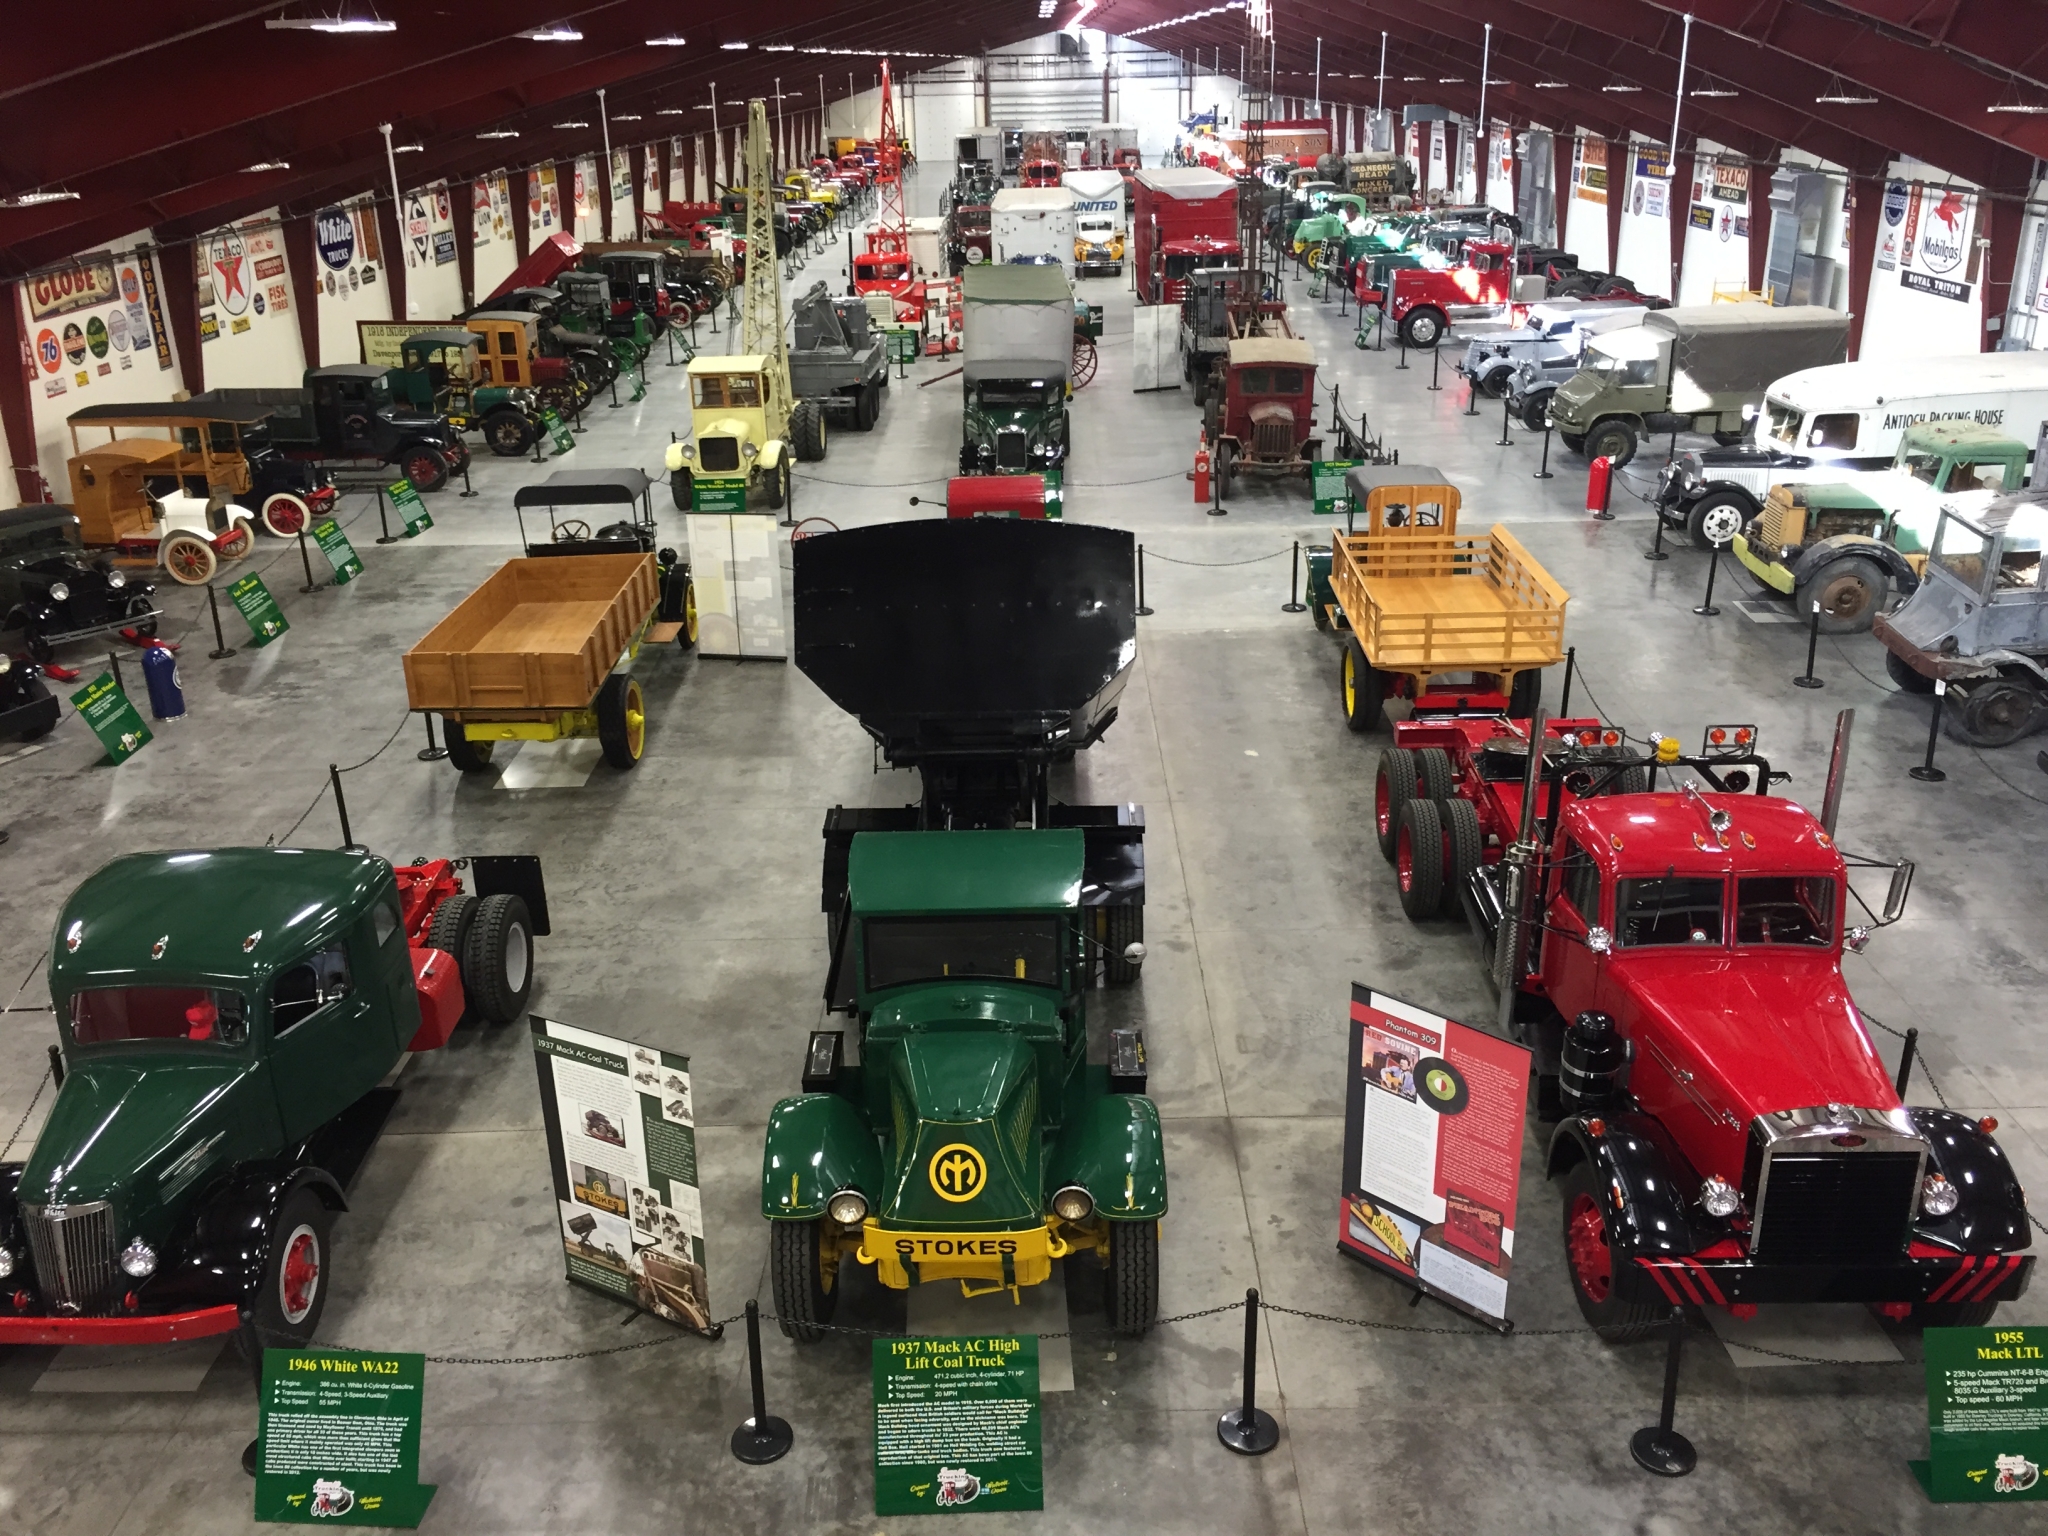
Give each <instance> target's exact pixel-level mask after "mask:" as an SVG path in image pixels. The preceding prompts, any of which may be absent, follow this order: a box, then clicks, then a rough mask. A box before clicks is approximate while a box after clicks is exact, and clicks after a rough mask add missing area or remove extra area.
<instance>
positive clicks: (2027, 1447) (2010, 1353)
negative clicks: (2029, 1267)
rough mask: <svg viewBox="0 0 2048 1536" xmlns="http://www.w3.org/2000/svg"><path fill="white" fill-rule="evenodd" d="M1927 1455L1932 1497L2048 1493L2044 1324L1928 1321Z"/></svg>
mask: <svg viewBox="0 0 2048 1536" xmlns="http://www.w3.org/2000/svg"><path fill="white" fill-rule="evenodd" d="M1924 1340H1925V1342H1924V1348H1925V1352H1926V1357H1927V1440H1928V1452H1929V1454H1928V1458H1927V1460H1925V1461H1909V1462H1907V1463H1906V1465H1907V1466H1909V1467H1911V1468H1912V1469H1913V1475H1914V1476H1916V1477H1918V1478H1919V1479H1920V1486H1921V1487H1923V1488H1925V1489H1926V1490H1927V1496H1928V1497H1929V1498H1931V1499H1933V1500H1934V1502H1935V1503H1937V1504H1957V1503H1973V1504H2007V1503H2011V1504H2017V1503H2020V1502H2022V1501H2023V1500H2048V1478H2043V1477H2042V1475H2041V1468H2042V1465H2043V1464H2044V1463H2048V1328H1929V1329H1928V1330H1927V1332H1926V1334H1925V1335H1924Z"/></svg>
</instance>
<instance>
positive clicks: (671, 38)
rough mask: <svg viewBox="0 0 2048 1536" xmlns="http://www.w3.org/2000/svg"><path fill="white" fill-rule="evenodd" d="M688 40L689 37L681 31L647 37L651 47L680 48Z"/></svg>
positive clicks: (648, 44)
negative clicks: (662, 35) (681, 33)
mask: <svg viewBox="0 0 2048 1536" xmlns="http://www.w3.org/2000/svg"><path fill="white" fill-rule="evenodd" d="M688 41H689V39H688V38H686V37H683V36H682V35H680V34H679V33H675V32H670V33H669V34H667V35H666V36H664V37H650V38H649V39H647V46H648V47H650V48H680V47H682V46H683V44H685V43H686V42H688Z"/></svg>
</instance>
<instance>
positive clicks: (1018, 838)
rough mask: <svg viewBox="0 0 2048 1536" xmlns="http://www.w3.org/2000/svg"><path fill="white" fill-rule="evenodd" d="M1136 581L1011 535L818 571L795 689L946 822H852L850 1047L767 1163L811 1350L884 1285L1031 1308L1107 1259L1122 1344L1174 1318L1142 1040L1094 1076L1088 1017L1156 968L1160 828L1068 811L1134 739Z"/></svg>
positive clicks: (777, 1135)
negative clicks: (1094, 770) (1045, 1286)
mask: <svg viewBox="0 0 2048 1536" xmlns="http://www.w3.org/2000/svg"><path fill="white" fill-rule="evenodd" d="M1132 557H1133V549H1132V541H1131V536H1130V535H1129V534H1128V533H1126V532H1123V531H1120V530H1116V529H1110V528H1098V527H1086V526H1081V525H1074V524H1061V523H1051V522H1037V521H1022V520H1009V519H994V518H989V519H964V520H947V521H917V522H905V523H888V524H882V525H878V526H875V527H869V528H859V529H853V530H849V531H846V532H843V533H831V534H824V535H821V536H819V537H816V538H810V539H805V540H804V541H802V542H801V543H799V544H798V545H796V546H795V550H794V567H793V582H794V587H795V611H796V659H797V665H798V666H799V667H801V668H802V669H803V671H804V672H805V673H806V674H807V675H808V676H809V677H810V678H811V680H812V681H813V682H815V683H817V684H818V685H819V686H820V687H821V688H823V689H824V691H825V692H826V694H827V695H829V696H830V697H831V698H832V699H833V700H834V701H835V702H837V703H838V704H839V705H841V707H843V708H845V709H847V710H848V711H849V712H851V713H852V714H854V715H856V716H857V717H858V718H859V719H860V721H861V724H862V725H863V726H864V727H865V728H866V729H867V731H868V733H869V734H870V735H871V736H872V737H874V739H875V741H876V744H877V746H878V748H879V750H880V752H881V755H882V757H883V758H885V759H886V760H887V761H888V763H889V764H890V765H891V766H892V767H899V768H901V767H915V768H917V769H918V770H919V771H920V774H921V776H922V779H923V798H922V800H921V801H920V802H919V803H918V804H915V805H909V806H903V807H898V808H865V807H863V808H855V807H847V806H836V807H834V808H833V809H832V811H831V812H829V813H828V814H827V816H826V819H825V869H824V882H823V906H824V910H825V913H826V916H827V928H828V933H829V937H830V945H831V964H830V969H829V972H828V974H827V977H826V982H825V999H826V1004H827V1006H828V1008H829V1009H830V1010H831V1011H833V1012H836V1013H843V1014H846V1015H847V1016H848V1022H849V1029H847V1030H820V1031H816V1032H814V1033H813V1034H812V1035H811V1037H810V1042H809V1045H808V1048H807V1050H806V1052H805V1056H804V1066H803V1093H802V1095H801V1096H800V1097H796V1098H789V1099H784V1100H782V1101H781V1102H780V1103H778V1104H777V1105H776V1106H775V1108H774V1111H773V1112H772V1113H771V1114H770V1116H769V1120H768V1135H767V1144H766V1146H765V1148H764V1150H763V1154H762V1163H761V1213H762V1215H763V1216H765V1217H766V1218H767V1219H768V1221H769V1222H770V1223H771V1231H772V1237H771V1242H770V1250H769V1251H770V1270H771V1275H772V1278H773V1282H774V1291H775V1310H776V1313H777V1316H778V1317H779V1319H780V1321H781V1324H782V1329H783V1331H784V1332H785V1333H787V1334H788V1335H790V1337H792V1338H796V1339H805V1340H808V1339H815V1338H817V1337H819V1336H820V1334H821V1333H822V1331H823V1329H824V1328H825V1327H826V1326H827V1325H829V1324H830V1322H831V1319H832V1317H833V1315H834V1312H835V1311H836V1309H837V1305H838V1301H839V1296H840V1293H841V1291H842V1290H843V1289H844V1288H845V1284H846V1281H847V1280H848V1278H849V1277H850V1276H851V1275H853V1274H854V1273H856V1272H857V1270H858V1268H859V1267H861V1266H866V1267H869V1268H871V1269H872V1270H873V1271H874V1275H875V1278H876V1279H877V1280H879V1281H880V1282H881V1284H882V1285H884V1286H886V1287H890V1288H892V1289H896V1290H906V1289H908V1288H909V1287H910V1286H913V1285H918V1284H922V1283H930V1282H942V1281H958V1282H959V1283H960V1285H961V1288H962V1292H963V1294H966V1295H969V1296H972V1295H979V1294H983V1293H990V1292H995V1291H1009V1292H1010V1293H1011V1294H1012V1296H1013V1297H1014V1296H1016V1295H1017V1293H1018V1291H1019V1289H1020V1288H1021V1287H1024V1286H1029V1285H1038V1284H1042V1283H1043V1282H1044V1281H1046V1280H1047V1279H1048V1278H1049V1277H1050V1276H1051V1273H1052V1264H1053V1261H1054V1260H1055V1259H1071V1260H1081V1259H1083V1258H1084V1257H1085V1258H1086V1260H1087V1261H1088V1262H1089V1263H1091V1264H1094V1265H1099V1266H1100V1269H1101V1274H1102V1279H1103V1285H1104V1294H1105V1300H1106V1308H1107V1312H1108V1315H1109V1320H1110V1324H1111V1326H1112V1327H1113V1328H1115V1329H1116V1330H1117V1331H1118V1332H1120V1333H1124V1334H1132V1335H1135V1334H1140V1333H1143V1332H1144V1331H1145V1330H1146V1329H1147V1328H1149V1327H1150V1326H1151V1324H1152V1322H1153V1320H1154V1319H1155V1318H1156V1317H1157V1315H1158V1301H1159V1223H1160V1220H1161V1218H1162V1217H1164V1216H1165V1214H1166V1162H1165V1152H1164V1147H1163V1144H1162V1141H1161V1136H1160V1128H1159V1111H1158V1109H1157V1107H1156V1106H1155V1105H1154V1104H1153V1102H1152V1101H1151V1100H1150V1099H1149V1098H1147V1097H1145V1093H1144V1089H1145V1052H1144V1040H1143V1037H1142V1034H1141V1032H1140V1031H1138V1030H1135V1029H1130V1030H1124V1029H1113V1030H1111V1031H1109V1047H1108V1051H1107V1053H1106V1054H1107V1060H1101V1059H1097V1060H1091V1059H1090V1053H1089V1049H1088V1017H1087V1012H1088V1010H1087V1003H1088V996H1089V993H1090V991H1091V990H1092V989H1093V988H1094V987H1095V986H1096V985H1097V984H1098V983H1099V984H1101V985H1103V986H1110V985H1121V984H1126V983H1129V982H1132V981H1135V980H1136V979H1137V974H1138V968H1139V966H1140V965H1141V964H1142V963H1143V960H1144V943H1143V934H1144V905H1143V903H1144V889H1145V886H1144V878H1145V876H1144V813H1143V811H1142V809H1141V808H1140V807H1138V806H1134V805H1112V806H1086V805H1063V804H1060V803H1058V802H1056V801H1054V800H1053V798H1052V796H1051V793H1050V789H1049V771H1050V768H1051V766H1052V764H1053V763H1055V762H1057V761H1063V760H1066V759H1069V758H1071V756H1072V754H1073V753H1074V752H1076V751H1080V750H1083V749H1085V748H1086V747H1088V746H1089V745H1091V744H1092V743H1093V742H1094V741H1095V740H1096V739H1097V738H1098V737H1099V736H1101V734H1102V733H1103V731H1104V730H1106V729H1107V728H1108V726H1109V725H1110V723H1111V721H1113V720H1114V719H1115V718H1116V703H1117V699H1118V697H1119V696H1120V695H1121V694H1122V692H1123V688H1124V684H1125V682H1126V680H1127V679H1128V676H1129V669H1130V664H1131V662H1132V660H1133V658H1134V656H1135V651H1136V640H1135V635H1136V618H1135V600H1134V594H1133V587H1132V571H1133V558H1132ZM1025 615H1029V621H1028V622H1023V621H1022V619H1023V616H1025ZM849 1034H851V1036H852V1039H851V1041H850V1042H849V1040H848V1035H849ZM849 1043H850V1044H852V1046H853V1047H854V1049H853V1050H852V1051H851V1052H849V1051H848V1049H847V1046H848V1045H849ZM1067 1279H1068V1283H1069V1284H1072V1283H1073V1282H1074V1279H1075V1272H1074V1270H1073V1269H1072V1268H1071V1267H1070V1268H1069V1269H1068V1271H1067Z"/></svg>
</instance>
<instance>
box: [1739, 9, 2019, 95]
mask: <svg viewBox="0 0 2048 1536" xmlns="http://www.w3.org/2000/svg"><path fill="white" fill-rule="evenodd" d="M1760 9H1761V8H1760ZM1819 9H1820V10H1821V13H1822V14H1823V15H1839V14H1842V13H1845V12H1846V13H1848V14H1850V15H1855V16H1861V17H1865V18H1867V19H1868V20H1870V21H1874V22H1878V23H1880V24H1881V25H1883V26H1885V27H1888V28H1891V29H1894V30H1896V31H1898V32H1901V33H1908V34H1910V35H1912V36H1914V37H1917V38H1919V39H1921V40H1922V41H1923V42H1925V43H1927V44H1929V45H1930V46H1932V47H1935V48H1939V49H1942V50H1944V51H1945V52H1949V53H1953V54H1957V55H1960V56H1961V57H1963V58H1967V59H1974V60H1976V61H1977V62H1978V63H1980V64H1982V65H1983V66H1984V67H1985V68H1987V69H1990V70H1996V71H2000V72H2007V71H2009V72H2010V73H2012V74H2014V75H2018V76H2020V77H2021V78H2023V79H2026V80H2031V81H2032V82H2033V83H2034V84H2036V85H2039V86H2042V87H2043V88H2048V16H2044V15H2043V14H2042V8H2041V6H2040V5H2039V4H2038V0H1834V3H1832V4H1829V5H1826V6H1823V7H1820V8H1819Z"/></svg>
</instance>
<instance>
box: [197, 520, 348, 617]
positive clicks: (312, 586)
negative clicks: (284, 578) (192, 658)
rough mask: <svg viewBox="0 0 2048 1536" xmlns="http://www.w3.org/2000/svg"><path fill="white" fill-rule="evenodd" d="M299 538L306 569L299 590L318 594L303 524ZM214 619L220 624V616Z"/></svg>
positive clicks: (317, 583) (318, 584) (303, 563)
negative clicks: (302, 583) (304, 582)
mask: <svg viewBox="0 0 2048 1536" xmlns="http://www.w3.org/2000/svg"><path fill="white" fill-rule="evenodd" d="M298 538H299V564H300V565H302V566H304V567H305V568H306V584H305V585H304V586H303V587H301V588H299V590H300V591H301V592H308V593H311V592H318V591H319V590H320V583H319V582H317V581H315V580H314V579H313V557H312V555H311V554H309V553H308V552H307V550H306V529H305V525H304V524H301V525H300V527H299V533H298ZM206 590H207V591H208V592H209V593H211V592H212V591H213V588H212V587H211V586H209V587H208V588H207V589H206ZM214 617H215V622H216V623H218V622H219V615H218V614H216V615H215V616H214Z"/></svg>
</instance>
